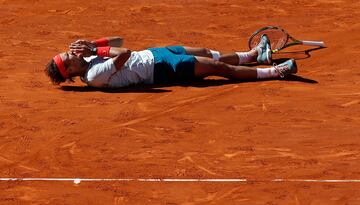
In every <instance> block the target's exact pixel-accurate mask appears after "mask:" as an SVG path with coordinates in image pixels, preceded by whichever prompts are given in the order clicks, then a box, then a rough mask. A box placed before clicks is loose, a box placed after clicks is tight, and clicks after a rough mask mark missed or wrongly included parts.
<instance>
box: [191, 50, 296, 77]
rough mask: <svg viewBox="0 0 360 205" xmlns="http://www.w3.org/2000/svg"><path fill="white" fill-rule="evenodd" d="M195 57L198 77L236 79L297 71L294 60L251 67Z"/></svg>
mask: <svg viewBox="0 0 360 205" xmlns="http://www.w3.org/2000/svg"><path fill="white" fill-rule="evenodd" d="M195 59H196V60H195V76H196V77H198V78H205V77H208V76H221V77H225V78H228V79H237V80H253V79H254V80H255V79H266V78H278V77H281V78H284V77H286V76H288V75H290V74H292V73H296V71H297V67H296V63H295V61H294V60H289V61H286V62H285V63H282V64H280V65H277V66H274V67H270V68H253V67H247V66H235V65H230V64H226V63H224V62H221V61H216V60H213V59H210V58H207V57H199V56H195Z"/></svg>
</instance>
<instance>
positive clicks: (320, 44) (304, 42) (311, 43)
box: [301, 41, 326, 47]
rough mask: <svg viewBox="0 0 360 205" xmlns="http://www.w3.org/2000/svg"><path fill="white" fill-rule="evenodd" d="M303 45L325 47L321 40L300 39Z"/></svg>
mask: <svg viewBox="0 0 360 205" xmlns="http://www.w3.org/2000/svg"><path fill="white" fill-rule="evenodd" d="M301 43H302V44H303V45H308V46H320V47H326V46H325V43H324V42H323V41H301Z"/></svg>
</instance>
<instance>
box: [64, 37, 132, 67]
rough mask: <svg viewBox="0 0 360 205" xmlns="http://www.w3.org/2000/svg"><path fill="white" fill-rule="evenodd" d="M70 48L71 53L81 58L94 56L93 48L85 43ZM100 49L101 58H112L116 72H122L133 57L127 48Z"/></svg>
mask: <svg viewBox="0 0 360 205" xmlns="http://www.w3.org/2000/svg"><path fill="white" fill-rule="evenodd" d="M69 48H70V51H71V52H73V53H75V54H76V55H77V56H79V57H89V56H91V55H93V54H94V53H93V52H94V51H93V50H92V48H91V47H90V46H87V45H86V44H83V43H72V44H71V45H70V47H69ZM100 49H101V51H100V52H97V53H101V54H99V55H100V56H107V57H111V58H112V60H113V61H114V64H115V67H116V70H120V69H121V68H122V67H123V65H124V63H125V62H126V61H127V60H128V59H129V57H130V55H131V50H129V49H127V48H119V47H110V46H107V47H100V48H99V50H100Z"/></svg>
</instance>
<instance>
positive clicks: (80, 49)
mask: <svg viewBox="0 0 360 205" xmlns="http://www.w3.org/2000/svg"><path fill="white" fill-rule="evenodd" d="M95 47H96V45H95V43H94V42H92V41H86V40H77V41H75V42H73V43H71V44H70V46H69V48H70V51H71V52H72V53H74V54H75V55H77V56H78V57H89V56H91V55H92V49H93V48H95Z"/></svg>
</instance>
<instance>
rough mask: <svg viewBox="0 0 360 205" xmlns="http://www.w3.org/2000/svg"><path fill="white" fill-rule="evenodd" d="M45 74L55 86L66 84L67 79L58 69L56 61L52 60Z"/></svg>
mask: <svg viewBox="0 0 360 205" xmlns="http://www.w3.org/2000/svg"><path fill="white" fill-rule="evenodd" d="M44 71H45V74H46V75H47V76H49V78H50V80H51V82H52V83H54V84H60V83H62V82H65V80H66V79H65V78H64V77H63V76H62V75H61V73H60V71H59V69H58V67H57V66H56V64H55V61H54V59H51V61H50V62H49V63H48V64H47V65H46V67H45V70H44Z"/></svg>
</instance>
